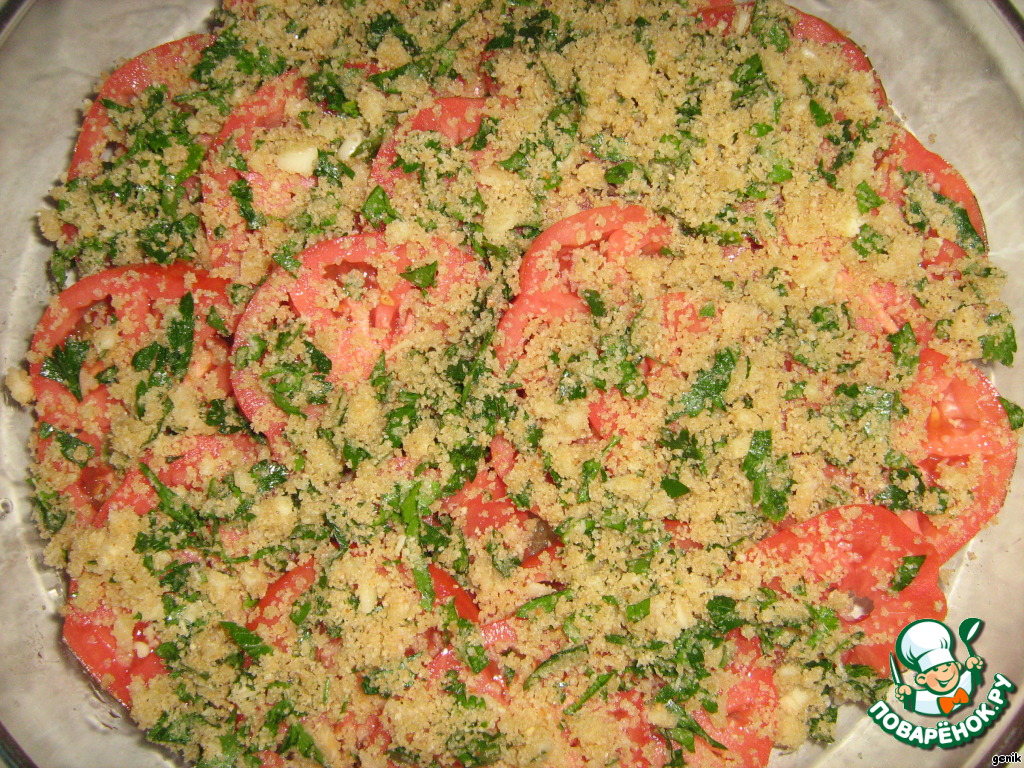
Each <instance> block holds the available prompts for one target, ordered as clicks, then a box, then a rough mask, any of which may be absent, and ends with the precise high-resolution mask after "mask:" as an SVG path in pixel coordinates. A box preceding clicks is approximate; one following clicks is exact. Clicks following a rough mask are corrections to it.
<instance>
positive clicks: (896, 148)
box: [879, 126, 987, 244]
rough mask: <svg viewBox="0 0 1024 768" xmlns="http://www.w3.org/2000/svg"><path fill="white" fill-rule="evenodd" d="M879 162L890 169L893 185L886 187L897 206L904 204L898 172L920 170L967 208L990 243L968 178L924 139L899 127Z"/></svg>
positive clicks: (981, 235) (936, 187) (935, 186)
mask: <svg viewBox="0 0 1024 768" xmlns="http://www.w3.org/2000/svg"><path fill="white" fill-rule="evenodd" d="M879 165H880V166H881V168H882V169H883V170H885V171H887V172H888V174H887V175H888V178H889V182H890V186H889V187H887V188H886V190H885V196H886V197H887V198H889V199H890V200H892V201H893V202H895V203H896V204H897V205H900V204H902V203H903V200H904V196H903V189H902V186H901V184H902V182H900V181H899V180H898V178H897V177H898V171H903V172H914V173H920V174H921V175H922V176H924V177H925V179H926V180H927V181H928V185H929V187H931V188H932V189H933V190H934V191H936V192H938V193H939V194H940V195H942V196H943V197H946V198H948V199H949V200H951V201H952V202H953V203H955V204H956V205H958V206H960V207H961V208H963V209H964V211H966V213H967V217H968V219H969V220H970V223H971V226H972V227H973V228H974V231H975V233H977V235H978V237H979V238H981V240H982V241H983V242H984V243H986V244H987V238H986V235H985V222H984V220H983V219H982V217H981V206H980V205H978V199H977V198H976V197H975V196H974V193H973V192H972V191H971V188H970V187H969V186H968V184H967V181H966V180H965V179H964V177H963V176H962V175H961V174H960V173H959V171H957V170H956V169H955V168H953V166H951V165H950V164H949V163H947V162H946V161H945V160H944V159H943V158H942V157H940V156H939V155H937V154H935V153H934V152H932V151H931V150H929V149H926V148H925V146H924V145H923V144H922V143H921V141H920V140H919V139H918V138H917V137H916V136H915V135H914V134H912V133H911V132H910V131H908V130H907V129H906V128H903V127H901V126H897V128H896V136H895V138H894V139H893V142H892V144H891V145H890V147H889V149H888V150H887V151H886V152H885V154H884V155H883V156H882V158H881V159H880V160H879ZM894 182H895V186H894V185H893V184H894Z"/></svg>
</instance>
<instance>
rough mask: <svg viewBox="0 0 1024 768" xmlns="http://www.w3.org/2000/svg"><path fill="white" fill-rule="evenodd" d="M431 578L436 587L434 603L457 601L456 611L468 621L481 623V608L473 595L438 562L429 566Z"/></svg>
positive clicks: (441, 603) (442, 603)
mask: <svg viewBox="0 0 1024 768" xmlns="http://www.w3.org/2000/svg"><path fill="white" fill-rule="evenodd" d="M427 571H428V572H429V573H430V580H431V583H432V584H433V587H434V605H444V604H445V603H447V602H448V601H449V600H454V601H455V611H456V613H458V614H459V616H461V617H462V618H463V619H465V620H466V621H471V622H473V623H474V624H479V623H480V609H479V608H478V607H477V605H476V601H475V600H474V599H473V596H472V595H471V594H470V593H469V592H467V591H466V590H465V589H464V588H463V587H462V585H461V584H459V582H457V581H456V580H455V577H454V576H452V575H451V574H450V573H448V572H447V571H446V570H444V569H443V568H441V567H440V566H439V565H437V564H436V563H430V564H429V565H428V566H427Z"/></svg>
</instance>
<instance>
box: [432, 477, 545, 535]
mask: <svg viewBox="0 0 1024 768" xmlns="http://www.w3.org/2000/svg"><path fill="white" fill-rule="evenodd" d="M441 509H442V510H443V511H444V512H446V513H447V514H448V515H450V516H452V517H455V518H456V519H458V520H460V521H461V523H462V532H463V533H465V534H466V536H468V537H469V538H471V539H475V538H479V537H480V536H482V535H483V534H484V533H486V532H487V531H488V530H490V529H491V528H500V527H501V526H503V525H505V523H507V522H509V521H510V520H512V519H514V518H517V517H520V518H522V517H525V516H526V513H525V512H521V511H520V510H519V509H517V508H516V506H515V504H513V503H512V502H511V501H510V500H509V498H508V496H507V489H506V488H505V483H504V482H503V481H502V479H501V477H500V476H498V475H497V474H495V473H493V472H491V471H489V470H487V469H481V470H480V471H479V472H477V475H476V477H475V478H473V479H472V480H471V481H470V482H468V483H466V484H465V485H464V486H463V487H462V489H461V490H459V491H458V492H457V493H455V494H453V495H452V496H449V497H447V498H446V499H444V500H443V501H442V502H441Z"/></svg>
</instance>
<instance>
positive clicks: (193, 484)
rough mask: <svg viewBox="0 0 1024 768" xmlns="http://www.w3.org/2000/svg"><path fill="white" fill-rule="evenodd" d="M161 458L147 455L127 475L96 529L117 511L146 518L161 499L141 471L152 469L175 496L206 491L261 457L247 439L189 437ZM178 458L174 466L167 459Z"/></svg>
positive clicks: (101, 513)
mask: <svg viewBox="0 0 1024 768" xmlns="http://www.w3.org/2000/svg"><path fill="white" fill-rule="evenodd" d="M165 450H166V451H167V452H166V453H163V454H162V455H161V456H155V455H153V454H151V453H147V454H145V455H144V456H142V457H141V458H140V459H139V462H138V465H137V466H135V467H133V468H131V469H129V470H128V472H126V473H125V476H124V479H123V480H122V481H121V485H120V486H119V487H118V488H117V490H116V491H114V492H113V493H112V494H111V495H110V498H108V499H107V501H106V502H105V503H104V504H103V506H102V507H100V508H99V510H97V512H96V515H95V516H94V517H93V519H92V520H91V523H92V525H93V526H94V527H96V528H100V527H102V526H103V525H105V524H106V522H107V519H108V518H109V517H110V513H111V512H112V511H113V510H115V509H131V510H132V511H134V512H135V514H137V515H140V516H141V515H145V514H146V513H148V512H149V511H150V510H151V509H153V508H154V507H156V506H157V505H158V504H159V502H160V498H159V496H158V494H157V490H156V489H155V488H154V487H153V484H152V482H151V481H150V480H149V479H148V478H147V477H146V475H145V474H144V473H143V472H142V470H141V469H140V466H141V465H145V466H146V467H148V468H149V469H150V470H151V471H152V472H153V474H154V475H155V476H156V478H157V480H159V481H160V482H161V483H163V484H164V485H165V486H166V487H167V488H169V489H170V490H171V491H173V492H175V493H178V494H180V493H182V492H187V491H194V490H204V489H206V487H207V485H208V483H209V482H210V478H212V477H222V476H223V475H225V474H228V473H229V472H231V470H233V469H234V468H235V467H237V466H239V465H240V464H241V465H242V466H251V465H252V464H253V463H255V462H256V459H257V457H258V455H259V445H258V444H257V443H256V441H255V440H253V439H252V438H250V437H248V436H246V435H241V434H239V435H194V436H192V435H189V436H183V437H181V438H178V439H177V440H176V441H175V442H174V443H173V444H172V445H171V446H170V447H168V448H166V449H165ZM167 455H170V456H174V457H175V458H174V460H173V461H171V462H170V463H167V462H166V461H165V458H164V457H165V456H167Z"/></svg>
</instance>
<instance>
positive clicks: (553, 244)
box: [495, 205, 669, 365]
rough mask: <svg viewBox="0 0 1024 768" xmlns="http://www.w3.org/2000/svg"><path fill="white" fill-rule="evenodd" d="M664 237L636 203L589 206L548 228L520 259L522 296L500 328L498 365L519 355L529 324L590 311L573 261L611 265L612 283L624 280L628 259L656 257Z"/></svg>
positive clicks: (664, 230)
mask: <svg viewBox="0 0 1024 768" xmlns="http://www.w3.org/2000/svg"><path fill="white" fill-rule="evenodd" d="M668 236H669V228H668V226H667V225H666V224H664V223H663V222H662V221H661V220H660V219H658V218H656V217H654V216H653V215H652V214H651V213H650V212H648V211H647V209H645V208H642V207H641V206H638V205H630V206H620V205H609V206H605V207H602V208H593V209H591V210H588V211H582V212H581V213H578V214H575V215H573V216H569V217H567V218H565V219H562V220H561V221H559V222H557V223H556V224H554V225H552V226H551V227H548V228H547V229H546V230H544V232H542V233H541V234H540V235H539V236H538V237H537V239H536V240H534V241H533V243H532V244H531V245H530V247H529V248H528V249H527V251H526V253H525V254H524V255H523V262H522V265H521V266H520V269H519V285H520V293H519V295H518V296H517V297H516V299H515V301H513V302H512V305H511V306H510V307H509V309H508V311H507V312H506V313H505V314H504V316H502V319H501V321H500V322H499V324H498V342H497V343H496V345H495V353H496V355H497V357H498V361H499V362H500V363H501V364H502V365H506V364H507V363H508V362H510V361H511V360H512V359H513V358H514V357H517V356H518V355H520V354H521V353H522V350H523V348H524V346H525V345H526V343H527V342H528V340H529V337H530V333H529V331H530V328H531V324H532V323H534V322H540V323H551V322H555V321H557V320H571V319H574V318H576V317H580V316H583V315H585V314H587V313H588V312H589V308H588V305H587V303H586V302H585V301H584V300H583V299H582V298H580V296H579V294H578V292H577V291H578V286H576V285H575V284H573V282H572V280H571V277H570V274H571V271H572V264H573V261H574V260H575V259H578V258H593V259H600V260H601V261H603V262H606V263H608V264H611V265H613V270H614V271H615V272H616V273H617V276H616V280H618V281H621V282H625V281H627V280H628V275H627V273H626V272H625V269H624V267H625V262H626V260H627V259H629V258H631V257H636V256H638V255H653V254H656V253H657V252H658V251H659V250H661V248H662V247H663V246H664V245H665V244H666V243H667V241H668ZM615 267H618V269H615Z"/></svg>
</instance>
